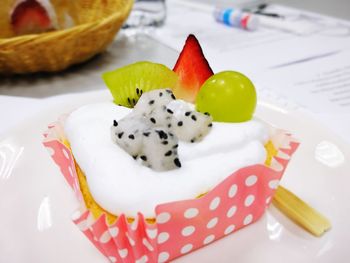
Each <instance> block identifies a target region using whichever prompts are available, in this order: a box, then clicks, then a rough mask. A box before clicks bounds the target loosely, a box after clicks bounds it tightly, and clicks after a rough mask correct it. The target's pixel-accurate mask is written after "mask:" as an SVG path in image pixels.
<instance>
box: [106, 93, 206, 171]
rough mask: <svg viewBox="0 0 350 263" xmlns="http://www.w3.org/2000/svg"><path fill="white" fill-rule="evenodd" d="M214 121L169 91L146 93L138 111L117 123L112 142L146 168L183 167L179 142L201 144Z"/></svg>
mask: <svg viewBox="0 0 350 263" xmlns="http://www.w3.org/2000/svg"><path fill="white" fill-rule="evenodd" d="M211 127H212V118H211V116H210V115H208V114H202V113H199V112H197V111H195V109H194V105H192V104H190V103H187V102H185V101H183V100H175V97H174V95H173V93H172V91H171V90H169V89H157V90H152V91H150V92H146V93H144V94H143V95H142V96H141V97H140V99H139V102H138V103H137V104H136V105H135V108H134V110H133V111H132V112H131V113H130V114H129V115H127V116H125V117H124V118H123V119H121V120H114V121H113V125H112V127H111V137H112V140H113V141H114V142H115V143H116V144H117V145H119V146H120V147H121V148H122V149H123V150H124V151H126V152H127V153H128V154H130V155H131V156H132V157H133V158H134V159H136V160H137V161H139V162H140V163H142V164H143V165H145V166H147V167H150V168H152V169H154V170H156V171H166V170H171V169H176V168H180V167H181V162H180V157H179V156H178V153H177V148H178V141H179V140H182V141H185V142H191V143H194V142H198V141H200V140H202V139H203V137H204V136H205V135H206V134H208V132H209V131H210V129H211Z"/></svg>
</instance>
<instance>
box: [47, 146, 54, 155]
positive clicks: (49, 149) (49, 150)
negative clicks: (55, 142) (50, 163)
mask: <svg viewBox="0 0 350 263" xmlns="http://www.w3.org/2000/svg"><path fill="white" fill-rule="evenodd" d="M46 149H47V151H48V152H49V154H50V155H51V156H54V155H55V150H54V149H53V148H51V147H46Z"/></svg>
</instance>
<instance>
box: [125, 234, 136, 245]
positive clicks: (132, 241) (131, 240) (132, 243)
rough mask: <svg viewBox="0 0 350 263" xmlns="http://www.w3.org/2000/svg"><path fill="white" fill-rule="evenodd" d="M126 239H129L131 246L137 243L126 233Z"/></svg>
mask: <svg viewBox="0 0 350 263" xmlns="http://www.w3.org/2000/svg"><path fill="white" fill-rule="evenodd" d="M125 235H126V237H127V238H128V239H129V243H130V245H131V246H135V241H134V240H133V239H132V238H131V237H130V236H129V234H128V233H125Z"/></svg>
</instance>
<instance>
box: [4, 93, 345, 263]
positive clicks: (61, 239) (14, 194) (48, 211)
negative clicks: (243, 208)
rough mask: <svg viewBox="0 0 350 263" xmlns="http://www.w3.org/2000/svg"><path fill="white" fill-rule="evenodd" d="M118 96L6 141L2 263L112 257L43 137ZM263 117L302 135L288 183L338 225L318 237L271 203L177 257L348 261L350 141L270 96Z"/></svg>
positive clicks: (46, 115)
mask: <svg viewBox="0 0 350 263" xmlns="http://www.w3.org/2000/svg"><path fill="white" fill-rule="evenodd" d="M110 99H111V98H110V95H109V94H108V92H106V91H103V92H92V93H86V94H83V95H79V96H77V95H75V96H72V97H71V98H67V100H65V101H64V102H62V101H60V102H59V103H58V104H57V105H55V106H53V107H51V108H50V109H48V110H46V111H45V112H42V114H41V115H40V116H38V117H37V118H34V119H31V120H28V122H27V123H25V124H22V125H21V126H19V127H18V128H16V129H14V130H13V131H12V132H11V133H10V134H8V137H6V138H5V139H3V140H2V141H0V211H1V212H0V213H1V216H0V262H6V263H14V262H35V263H41V262H42V263H47V262H86V263H89V262H91V263H92V262H93V263H98V262H107V260H106V259H105V258H104V256H102V255H101V254H100V253H99V252H98V250H97V249H96V248H95V247H93V245H91V244H90V241H88V239H87V238H85V236H84V235H83V234H82V233H81V232H80V231H79V230H78V228H77V227H76V226H75V225H74V224H73V223H72V222H71V219H70V216H71V214H72V212H73V211H74V210H75V209H76V208H77V207H78V203H77V202H76V200H75V197H74V195H73V193H72V191H71V190H70V188H69V187H68V185H67V184H66V182H65V181H64V179H63V177H62V176H61V175H60V172H59V170H58V168H57V167H56V166H55V165H54V163H53V161H52V160H51V159H50V156H49V154H48V153H47V152H46V149H45V148H44V147H43V146H42V144H41V140H42V132H43V131H45V130H46V126H47V125H48V124H49V123H50V122H52V121H54V120H56V118H57V117H58V116H60V115H61V114H63V113H66V112H69V111H70V110H72V109H74V108H76V107H78V106H80V105H83V104H86V103H90V102H97V101H104V100H110ZM257 115H258V116H259V117H261V118H262V119H265V120H266V121H268V122H270V123H272V124H273V125H276V126H278V127H281V128H284V129H286V130H289V131H291V132H292V133H293V134H294V135H295V136H296V137H297V138H298V139H300V141H301V146H300V148H299V149H298V151H297V153H296V154H295V156H294V157H293V159H292V161H291V162H290V165H289V167H288V169H287V172H286V174H285V176H284V178H283V180H282V185H284V186H286V187H287V188H288V189H290V190H292V191H293V192H294V193H296V194H297V195H299V196H300V197H301V198H302V199H304V200H306V201H308V202H309V203H310V204H311V205H312V206H313V207H315V208H316V209H318V210H319V211H321V212H322V213H324V214H325V215H327V217H329V219H330V220H331V222H332V225H333V228H332V229H331V231H330V232H328V233H326V234H325V235H324V236H323V237H321V238H315V237H313V236H311V235H310V234H308V233H307V232H305V231H304V230H302V229H301V228H300V227H298V226H297V225H295V224H294V223H292V222H291V221H290V220H289V219H288V218H286V217H285V216H284V215H282V214H281V213H280V212H279V211H278V210H276V209H275V208H274V207H272V206H271V207H270V208H269V209H268V212H267V213H266V214H265V215H264V216H263V217H262V218H261V219H260V220H259V221H258V222H257V223H255V224H253V225H251V226H249V227H247V228H244V229H242V230H240V231H238V232H237V233H235V234H233V235H230V236H228V237H225V238H223V239H221V240H219V241H217V242H214V243H213V244H211V245H209V246H207V247H205V248H202V249H199V250H197V251H195V252H193V253H191V254H189V255H186V256H184V257H181V258H179V259H178V260H177V262H214V261H216V262H240V263H242V262H254V263H255V262H280V261H282V262H284V263H286V262H348V257H349V249H348V245H349V242H350V163H349V157H350V147H349V145H347V144H346V143H344V142H342V141H340V140H339V139H337V138H336V137H335V136H334V135H332V134H331V133H330V132H328V131H327V130H326V129H325V128H324V127H322V126H320V125H319V124H317V123H316V122H314V121H313V120H312V119H309V118H308V117H307V116H305V115H304V114H303V112H298V111H293V112H288V111H287V110H285V109H281V108H278V107H276V106H274V105H273V104H271V103H269V102H266V101H265V102H261V103H260V104H259V107H258V110H257Z"/></svg>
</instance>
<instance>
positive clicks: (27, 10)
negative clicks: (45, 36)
mask: <svg viewBox="0 0 350 263" xmlns="http://www.w3.org/2000/svg"><path fill="white" fill-rule="evenodd" d="M11 23H12V26H13V29H14V31H15V33H16V34H17V35H23V34H36V33H42V32H45V31H48V30H50V29H51V28H52V25H51V20H50V17H49V15H48V13H47V12H46V9H45V8H44V7H43V6H42V5H41V4H40V3H38V2H37V1H35V0H26V1H24V2H21V3H20V4H19V5H17V6H16V7H15V9H14V11H13V12H12V17H11Z"/></svg>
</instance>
